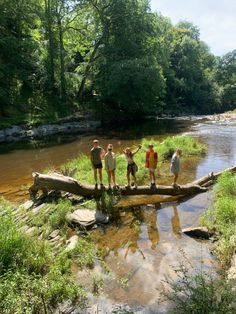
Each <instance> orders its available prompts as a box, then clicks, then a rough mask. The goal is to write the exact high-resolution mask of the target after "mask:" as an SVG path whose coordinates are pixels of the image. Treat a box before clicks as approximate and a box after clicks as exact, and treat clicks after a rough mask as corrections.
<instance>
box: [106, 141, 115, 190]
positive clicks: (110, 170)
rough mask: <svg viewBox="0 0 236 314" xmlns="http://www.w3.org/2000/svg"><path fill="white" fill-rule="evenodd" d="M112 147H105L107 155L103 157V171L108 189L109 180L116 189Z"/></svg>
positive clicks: (110, 145)
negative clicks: (105, 174)
mask: <svg viewBox="0 0 236 314" xmlns="http://www.w3.org/2000/svg"><path fill="white" fill-rule="evenodd" d="M112 150H113V145H112V144H109V145H108V146H107V153H106V155H105V169H106V171H107V174H108V188H109V189H110V188H111V180H112V181H113V187H114V188H116V174H115V171H116V155H115V153H114V152H113V151H112Z"/></svg>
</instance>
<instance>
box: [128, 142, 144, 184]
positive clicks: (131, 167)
mask: <svg viewBox="0 0 236 314" xmlns="http://www.w3.org/2000/svg"><path fill="white" fill-rule="evenodd" d="M141 147H142V146H141V145H139V146H138V148H137V149H136V150H135V151H134V152H132V151H131V149H130V148H129V147H127V148H126V149H125V150H123V153H124V154H125V157H126V160H127V163H128V164H127V180H128V185H127V187H128V188H130V174H131V175H132V177H133V179H134V186H135V188H137V180H136V172H137V171H138V167H137V165H136V163H135V162H134V160H133V157H134V155H135V154H137V152H138V151H139V150H140V148H141Z"/></svg>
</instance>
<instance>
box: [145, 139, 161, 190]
mask: <svg viewBox="0 0 236 314" xmlns="http://www.w3.org/2000/svg"><path fill="white" fill-rule="evenodd" d="M157 161H158V154H157V151H155V150H154V149H153V144H149V145H148V149H147V151H146V163H145V167H146V168H148V170H149V176H150V183H151V185H150V188H151V189H155V188H156V176H155V170H156V167H157Z"/></svg>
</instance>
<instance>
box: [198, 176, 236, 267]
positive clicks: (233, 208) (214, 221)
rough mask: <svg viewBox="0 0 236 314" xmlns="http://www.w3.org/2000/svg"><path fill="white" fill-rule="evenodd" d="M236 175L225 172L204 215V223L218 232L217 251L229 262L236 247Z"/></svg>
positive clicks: (224, 261)
mask: <svg viewBox="0 0 236 314" xmlns="http://www.w3.org/2000/svg"><path fill="white" fill-rule="evenodd" d="M235 191H236V175H233V174H231V173H229V172H225V173H223V174H222V175H221V176H220V177H219V178H218V180H217V184H216V186H215V189H214V199H213V204H212V206H211V207H210V208H209V209H208V210H207V211H206V212H205V213H204V214H203V215H202V217H201V222H202V224H203V225H205V226H206V227H208V228H209V229H210V230H213V231H215V232H216V234H218V238H219V240H218V241H217V242H216V245H215V252H216V254H217V255H218V257H219V258H220V259H221V261H222V262H223V263H225V264H228V263H229V262H230V260H231V257H232V255H233V252H234V251H235V248H236V227H235V225H236V192H235Z"/></svg>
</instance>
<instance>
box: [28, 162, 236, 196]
mask: <svg viewBox="0 0 236 314" xmlns="http://www.w3.org/2000/svg"><path fill="white" fill-rule="evenodd" d="M226 170H228V171H231V172H235V171H236V166H234V167H231V168H228V169H225V170H223V171H220V172H217V173H213V172H212V173H210V174H208V175H206V176H204V177H202V178H200V179H198V180H196V181H194V182H191V183H188V184H185V185H181V186H178V187H173V186H164V185H158V186H157V187H156V189H150V188H149V187H148V186H139V187H138V188H135V189H127V188H125V187H120V188H119V193H120V194H121V195H158V194H159V195H183V196H190V195H194V194H198V193H201V192H205V191H207V190H208V187H209V186H211V185H212V184H214V183H215V181H216V179H217V178H218V176H219V175H220V174H221V173H223V172H224V171H226ZM33 178H34V184H33V185H32V186H31V187H30V189H29V192H30V195H31V197H35V196H36V194H37V193H38V191H40V190H42V191H43V193H45V194H46V193H47V192H49V191H51V190H58V191H65V192H69V193H72V194H76V195H81V196H84V197H97V196H101V195H102V193H103V192H104V191H108V189H106V188H104V189H102V190H101V189H95V188H94V186H92V185H88V184H82V183H80V182H78V181H77V180H75V179H73V178H71V177H68V176H64V175H61V174H58V173H52V174H41V173H38V172H34V173H33Z"/></svg>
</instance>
